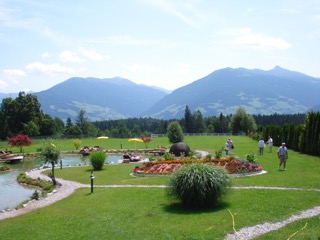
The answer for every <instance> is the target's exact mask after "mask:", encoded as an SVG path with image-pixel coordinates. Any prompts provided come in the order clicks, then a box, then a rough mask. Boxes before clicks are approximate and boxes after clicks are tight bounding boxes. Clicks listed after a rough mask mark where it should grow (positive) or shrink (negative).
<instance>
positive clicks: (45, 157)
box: [40, 141, 60, 186]
mask: <svg viewBox="0 0 320 240" xmlns="http://www.w3.org/2000/svg"><path fill="white" fill-rule="evenodd" d="M40 158H41V159H42V161H43V163H44V164H47V163H49V164H51V174H50V176H49V177H50V178H51V179H52V183H53V185H54V186H55V185H56V184H57V182H56V179H55V176H54V166H55V165H56V164H58V162H59V159H60V150H59V149H58V148H57V147H56V146H55V145H54V144H53V143H52V142H50V141H44V142H43V144H42V148H41V152H40Z"/></svg>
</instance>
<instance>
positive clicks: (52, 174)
mask: <svg viewBox="0 0 320 240" xmlns="http://www.w3.org/2000/svg"><path fill="white" fill-rule="evenodd" d="M51 166H52V168H51V179H52V183H53V185H54V186H55V185H56V184H57V182H56V178H55V177H54V163H53V162H52V163H51Z"/></svg>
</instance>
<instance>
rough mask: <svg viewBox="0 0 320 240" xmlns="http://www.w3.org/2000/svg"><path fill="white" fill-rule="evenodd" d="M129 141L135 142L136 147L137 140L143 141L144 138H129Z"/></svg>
mask: <svg viewBox="0 0 320 240" xmlns="http://www.w3.org/2000/svg"><path fill="white" fill-rule="evenodd" d="M128 142H134V148H135V149H136V143H137V142H143V140H142V139H140V138H129V139H128Z"/></svg>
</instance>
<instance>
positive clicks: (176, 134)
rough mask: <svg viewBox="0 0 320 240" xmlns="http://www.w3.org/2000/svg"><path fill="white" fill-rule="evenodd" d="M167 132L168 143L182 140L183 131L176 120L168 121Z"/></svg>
mask: <svg viewBox="0 0 320 240" xmlns="http://www.w3.org/2000/svg"><path fill="white" fill-rule="evenodd" d="M167 134H168V138H169V142H170V143H177V142H182V141H183V138H184V136H183V131H182V128H181V126H180V124H179V122H178V121H174V122H171V123H169V125H168V129H167Z"/></svg>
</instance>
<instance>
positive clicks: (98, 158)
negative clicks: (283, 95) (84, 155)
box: [90, 151, 107, 171]
mask: <svg viewBox="0 0 320 240" xmlns="http://www.w3.org/2000/svg"><path fill="white" fill-rule="evenodd" d="M106 157H107V154H106V153H105V152H102V151H94V152H92V153H90V163H91V165H92V166H93V170H95V171H99V170H102V167H103V165H104V162H105V160H106Z"/></svg>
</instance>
